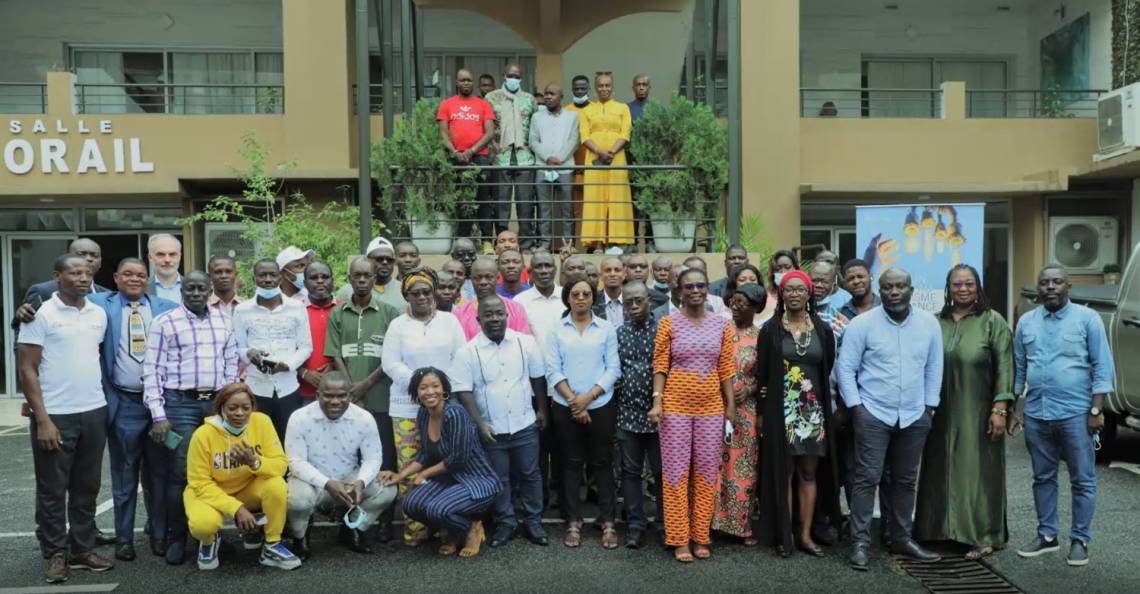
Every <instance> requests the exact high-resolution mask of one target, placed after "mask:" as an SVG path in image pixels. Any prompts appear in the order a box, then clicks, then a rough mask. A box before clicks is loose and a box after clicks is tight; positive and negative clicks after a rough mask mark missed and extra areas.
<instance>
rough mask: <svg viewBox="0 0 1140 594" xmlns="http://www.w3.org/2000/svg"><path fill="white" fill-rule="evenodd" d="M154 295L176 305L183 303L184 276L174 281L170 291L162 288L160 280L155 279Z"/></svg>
mask: <svg viewBox="0 0 1140 594" xmlns="http://www.w3.org/2000/svg"><path fill="white" fill-rule="evenodd" d="M154 295H155V297H161V298H163V299H167V300H169V301H173V302H175V303H182V275H181V274H180V275H178V279H177V280H175V281H174V285H173V286H172V287H170V288H169V289H168V288H166V287H164V286H162V283H161V282H159V280H158V278H157V277H156V278H155V279H154Z"/></svg>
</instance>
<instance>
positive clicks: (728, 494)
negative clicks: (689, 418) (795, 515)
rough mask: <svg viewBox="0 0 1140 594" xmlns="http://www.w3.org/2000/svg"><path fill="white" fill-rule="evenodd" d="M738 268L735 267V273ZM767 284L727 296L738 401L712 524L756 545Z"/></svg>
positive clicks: (749, 286)
mask: <svg viewBox="0 0 1140 594" xmlns="http://www.w3.org/2000/svg"><path fill="white" fill-rule="evenodd" d="M735 271H736V269H734V270H733V272H735ZM764 298H765V294H764V288H763V287H762V286H761V285H758V284H756V283H749V284H745V285H741V286H739V287H733V288H732V290H731V291H730V292H729V293H727V294H726V295H725V297H724V300H725V303H726V304H727V305H728V309H729V310H730V311H731V312H732V321H733V324H734V326H735V328H734V329H733V330H734V332H733V337H732V342H733V347H734V348H735V370H736V375H735V376H734V377H733V379H732V389H733V394H734V397H735V400H736V419H734V420H733V422H732V438H731V439H729V440H726V443H725V445H724V449H723V450H722V453H721V467H720V496H719V497H718V498H717V502H716V504H717V505H716V515H715V516H714V517H713V523H712V527H713V529H714V530H718V531H720V532H723V533H725V534H730V535H732V536H736V537H739V538H741V539H743V540H744V545H745V546H749V547H751V546H755V545H756V539H755V538H753V537H752V512H753V511H754V510H755V509H756V471H757V466H758V464H759V460H760V447H759V446H760V444H759V442H758V441H757V439H758V437H757V423H756V397H757V392H759V390H758V389H757V383H756V369H755V367H756V338H757V337H758V336H760V329H759V328H757V327H756V325H755V324H754V323H753V320H754V318H755V317H756V312H757V311H759V310H761V309H764Z"/></svg>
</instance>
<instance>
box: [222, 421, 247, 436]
mask: <svg viewBox="0 0 1140 594" xmlns="http://www.w3.org/2000/svg"><path fill="white" fill-rule="evenodd" d="M222 429H225V430H226V433H229V434H230V435H233V436H234V437H239V436H241V434H242V433H245V426H243V427H240V428H239V427H234V426H233V425H231V424H229V423H227V422H226V418H225V417H222Z"/></svg>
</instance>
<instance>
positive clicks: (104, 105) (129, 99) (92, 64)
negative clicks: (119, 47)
mask: <svg viewBox="0 0 1140 594" xmlns="http://www.w3.org/2000/svg"><path fill="white" fill-rule="evenodd" d="M74 66H75V75H76V80H77V82H78V83H79V85H80V86H79V105H80V108H79V111H80V113H163V112H165V111H166V96H165V93H164V90H163V87H162V85H164V84H165V83H167V82H169V77H168V76H167V73H166V68H165V64H164V63H163V54H162V52H133V51H132V52H122V51H87V50H81V51H76V52H75V64H74Z"/></svg>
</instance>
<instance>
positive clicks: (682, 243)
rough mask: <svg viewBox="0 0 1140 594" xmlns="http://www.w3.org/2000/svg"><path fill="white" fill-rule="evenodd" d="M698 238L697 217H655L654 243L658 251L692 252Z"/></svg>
mask: <svg viewBox="0 0 1140 594" xmlns="http://www.w3.org/2000/svg"><path fill="white" fill-rule="evenodd" d="M696 238H697V221H696V220H695V219H676V220H673V219H656V218H655V219H653V244H654V245H655V246H657V251H658V252H664V253H688V252H691V251H693V242H694V241H695V240H696Z"/></svg>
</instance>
